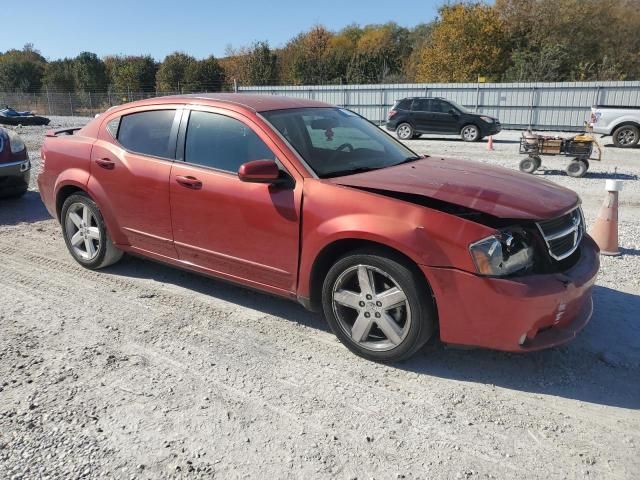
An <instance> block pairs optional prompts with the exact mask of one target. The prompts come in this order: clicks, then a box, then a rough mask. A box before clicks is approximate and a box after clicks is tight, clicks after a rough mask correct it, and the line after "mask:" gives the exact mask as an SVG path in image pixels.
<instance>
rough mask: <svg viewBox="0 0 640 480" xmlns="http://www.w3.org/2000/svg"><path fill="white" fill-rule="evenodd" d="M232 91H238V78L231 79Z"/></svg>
mask: <svg viewBox="0 0 640 480" xmlns="http://www.w3.org/2000/svg"><path fill="white" fill-rule="evenodd" d="M233 91H234V93H238V80H236V79H235V78H234V79H233Z"/></svg>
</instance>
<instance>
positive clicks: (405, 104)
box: [394, 98, 411, 110]
mask: <svg viewBox="0 0 640 480" xmlns="http://www.w3.org/2000/svg"><path fill="white" fill-rule="evenodd" d="M394 108H395V109H396V110H411V99H410V98H404V99H402V100H397V101H396V105H395V107H394Z"/></svg>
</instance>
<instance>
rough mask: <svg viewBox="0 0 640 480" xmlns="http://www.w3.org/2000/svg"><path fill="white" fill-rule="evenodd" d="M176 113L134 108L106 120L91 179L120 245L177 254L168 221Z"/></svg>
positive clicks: (97, 146) (171, 254)
mask: <svg viewBox="0 0 640 480" xmlns="http://www.w3.org/2000/svg"><path fill="white" fill-rule="evenodd" d="M147 108H148V107H147ZM176 111H177V110H176V108H170V107H169V108H167V107H164V108H162V109H153V110H144V111H139V110H133V111H132V113H127V112H125V113H124V114H119V115H118V116H115V117H113V118H109V119H107V121H106V122H105V123H104V124H103V125H102V127H101V128H102V130H101V131H100V133H99V135H98V141H97V142H96V143H95V144H94V146H93V149H92V152H91V178H90V180H89V181H90V183H91V185H90V189H91V191H92V192H94V194H95V195H96V197H97V200H98V203H99V204H101V206H102V207H103V209H104V211H105V212H104V213H105V216H106V217H108V218H109V219H112V221H113V222H114V224H117V228H116V230H117V232H118V234H119V235H122V236H123V237H121V238H119V239H118V240H120V242H124V243H128V244H129V245H131V246H133V247H136V248H138V249H141V250H144V251H148V252H152V253H155V254H159V255H163V256H169V257H175V256H176V251H175V248H174V247H173V239H172V230H171V220H170V218H169V213H170V208H169V175H170V173H171V165H172V163H173V159H174V156H175V142H176V135H177V130H178V118H177V115H176ZM112 225H113V224H112Z"/></svg>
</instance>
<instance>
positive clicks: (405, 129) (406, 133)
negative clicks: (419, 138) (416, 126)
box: [396, 123, 413, 140]
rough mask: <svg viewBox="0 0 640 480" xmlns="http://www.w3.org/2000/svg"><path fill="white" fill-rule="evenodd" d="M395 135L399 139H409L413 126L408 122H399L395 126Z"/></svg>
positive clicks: (411, 135)
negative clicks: (396, 126)
mask: <svg viewBox="0 0 640 480" xmlns="http://www.w3.org/2000/svg"><path fill="white" fill-rule="evenodd" d="M396 135H397V136H398V138H399V139H400V140H410V139H411V137H413V127H412V126H411V124H409V123H401V124H400V125H398V128H396Z"/></svg>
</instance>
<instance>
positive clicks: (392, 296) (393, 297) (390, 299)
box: [377, 287, 407, 310]
mask: <svg viewBox="0 0 640 480" xmlns="http://www.w3.org/2000/svg"><path fill="white" fill-rule="evenodd" d="M377 299H378V300H379V301H380V303H382V308H384V309H385V310H390V309H392V308H396V307H399V306H402V305H404V303H405V302H406V301H407V296H406V295H405V294H404V292H403V291H402V290H400V289H399V288H398V287H392V288H390V289H389V290H385V291H384V292H382V293H381V294H379V295H378V296H377Z"/></svg>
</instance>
